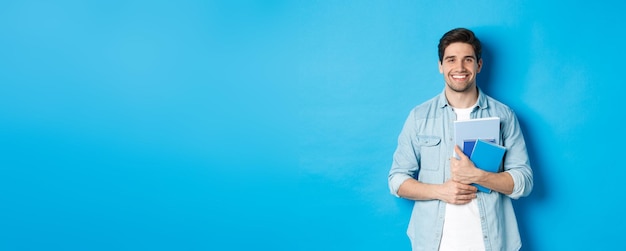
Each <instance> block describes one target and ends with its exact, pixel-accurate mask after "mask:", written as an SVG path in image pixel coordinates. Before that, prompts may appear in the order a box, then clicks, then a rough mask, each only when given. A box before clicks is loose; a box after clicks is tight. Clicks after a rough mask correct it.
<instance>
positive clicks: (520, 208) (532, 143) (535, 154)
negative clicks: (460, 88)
mask: <svg viewBox="0 0 626 251" xmlns="http://www.w3.org/2000/svg"><path fill="white" fill-rule="evenodd" d="M479 30H480V31H479V32H476V33H477V36H478V37H479V39H481V43H482V47H483V49H482V58H483V68H482V70H481V72H480V75H479V79H478V85H479V86H480V88H481V90H483V92H485V93H486V94H487V95H490V96H492V97H493V98H495V99H497V100H500V101H502V102H504V103H505V104H507V105H510V104H509V103H516V104H523V102H521V101H519V100H516V101H512V100H511V102H508V101H507V100H506V99H505V98H500V97H498V93H499V94H505V92H506V94H508V96H509V97H518V95H514V94H511V93H519V92H520V90H522V89H523V88H524V86H523V85H524V82H523V81H513V82H507V83H501V82H502V81H499V79H501V78H500V77H499V76H503V75H506V73H502V72H501V71H502V70H503V67H499V65H501V64H503V63H504V64H513V63H514V64H516V65H517V64H519V65H524V64H526V63H524V62H517V61H516V62H510V61H509V60H506V61H507V62H501V61H500V59H502V58H511V55H510V52H507V51H504V50H502V48H505V47H507V45H504V44H506V43H505V41H506V39H502V38H497V37H496V36H498V35H501V34H505V33H504V32H503V31H499V30H497V29H496V28H493V27H492V28H487V29H486V30H482V29H479ZM492 36H493V37H492ZM498 48H500V49H501V50H498ZM517 70H521V69H517ZM514 74H521V73H520V72H517V73H514ZM517 79H523V78H517ZM504 84H506V86H505V85H504ZM516 85H517V86H516ZM498 90H500V91H498ZM494 95H495V96H494ZM511 108H512V109H513V110H514V111H515V112H516V115H517V117H518V119H519V121H520V126H521V128H522V132H523V133H524V139H525V140H526V146H527V149H528V155H529V158H530V165H531V168H532V169H533V175H534V180H533V181H534V187H533V191H532V193H531V194H530V195H529V197H526V198H520V199H519V200H513V206H514V208H515V212H516V216H517V221H518V227H519V230H520V235H521V238H522V250H525V251H528V250H540V249H539V248H538V247H537V244H536V242H534V241H533V240H532V239H529V237H530V236H532V234H531V233H530V231H531V228H530V227H529V226H528V225H527V222H530V221H529V220H528V219H530V218H531V217H532V216H531V215H530V214H531V213H532V212H533V210H532V208H533V207H537V205H538V204H540V203H542V202H543V201H544V200H545V198H546V197H547V191H546V190H545V186H544V179H543V174H542V170H543V166H544V165H543V164H542V163H544V162H545V161H543V160H544V156H541V153H542V150H541V148H542V146H541V145H538V144H539V143H540V142H541V141H540V140H539V137H540V134H539V133H538V132H539V130H545V129H543V128H549V127H547V126H545V124H546V123H545V122H544V123H540V122H541V121H538V120H537V118H539V116H538V114H534V113H532V111H530V110H529V109H523V108H522V107H513V106H512V107H511ZM531 118H532V119H533V123H529V122H528V121H530V119H531ZM531 124H532V125H534V126H533V127H530V125H531Z"/></svg>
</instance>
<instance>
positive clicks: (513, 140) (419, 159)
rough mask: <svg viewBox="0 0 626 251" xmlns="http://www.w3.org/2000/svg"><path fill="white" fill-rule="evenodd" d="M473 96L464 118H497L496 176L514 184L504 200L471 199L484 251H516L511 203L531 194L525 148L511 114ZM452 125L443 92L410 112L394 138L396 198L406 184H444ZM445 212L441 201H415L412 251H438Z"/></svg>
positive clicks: (392, 182)
mask: <svg viewBox="0 0 626 251" xmlns="http://www.w3.org/2000/svg"><path fill="white" fill-rule="evenodd" d="M478 93H479V94H478V105H477V107H476V108H474V110H473V111H472V112H471V115H470V116H471V118H484V117H500V128H501V129H500V143H501V145H503V146H505V147H506V149H507V152H506V155H505V157H504V165H502V166H501V168H503V170H500V171H504V172H508V173H509V174H511V177H513V181H514V182H515V185H514V188H513V193H512V194H510V195H505V194H502V193H498V192H495V191H493V192H491V193H483V192H479V193H478V194H477V195H478V197H477V200H478V210H479V212H480V220H481V225H482V229H483V235H484V241H485V248H486V250H494V251H495V250H498V251H499V250H519V249H520V247H521V245H522V244H521V239H520V236H519V232H518V228H517V220H516V218H515V213H514V211H513V206H512V204H511V198H513V199H518V198H520V197H524V196H527V195H528V194H530V192H531V191H532V188H533V172H532V169H531V168H530V163H529V160H528V153H527V152H526V143H525V141H524V136H523V135H522V131H521V129H520V125H519V122H518V120H517V117H516V116H515V113H514V112H513V111H512V110H511V109H510V108H509V107H508V106H506V105H504V104H502V103H501V102H499V101H497V100H495V99H493V98H491V97H489V96H487V95H485V94H484V93H483V92H482V91H481V90H480V89H478ZM455 119H456V115H455V113H454V111H453V110H452V107H451V106H450V105H449V104H448V101H447V99H446V96H445V93H444V92H442V93H441V94H440V95H438V96H436V97H434V98H433V99H431V100H429V101H426V102H424V103H423V104H421V105H419V106H417V107H415V108H414V109H413V110H412V111H411V113H410V114H409V116H408V118H407V120H406V122H405V124H404V128H403V129H402V132H401V133H400V136H399V137H398V148H397V149H396V151H395V153H394V155H393V163H392V165H391V170H390V171H389V189H390V190H391V193H392V194H393V195H395V196H398V188H399V187H400V185H401V184H402V183H403V182H404V181H406V180H407V179H411V178H414V179H417V180H418V181H420V182H423V183H428V184H442V183H444V182H445V181H446V180H448V179H450V157H451V156H452V155H453V151H454V148H453V147H454V144H455V143H454V131H453V121H454V120H455ZM445 209H446V203H445V202H443V201H439V200H424V201H415V204H414V205H413V211H412V213H411V220H410V221H409V227H408V230H407V234H408V236H409V238H410V239H411V243H412V246H413V250H437V249H438V248H439V243H440V241H441V233H442V231H443V221H444V215H445Z"/></svg>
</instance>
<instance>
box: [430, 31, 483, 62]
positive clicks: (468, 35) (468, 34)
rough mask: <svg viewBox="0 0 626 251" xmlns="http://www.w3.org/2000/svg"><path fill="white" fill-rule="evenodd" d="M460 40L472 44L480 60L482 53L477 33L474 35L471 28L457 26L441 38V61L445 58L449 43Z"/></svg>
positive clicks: (477, 58)
mask: <svg viewBox="0 0 626 251" xmlns="http://www.w3.org/2000/svg"><path fill="white" fill-rule="evenodd" d="M458 42H461V43H466V44H470V45H471V46H472V47H473V48H474V54H476V60H480V57H481V54H482V48H481V46H480V40H478V38H477V37H476V35H474V32H472V31H471V30H468V29H465V28H456V29H452V30H450V31H448V32H446V34H443V37H441V39H439V46H438V47H439V62H441V61H442V60H443V53H444V52H445V51H446V48H447V47H448V45H450V44H452V43H458Z"/></svg>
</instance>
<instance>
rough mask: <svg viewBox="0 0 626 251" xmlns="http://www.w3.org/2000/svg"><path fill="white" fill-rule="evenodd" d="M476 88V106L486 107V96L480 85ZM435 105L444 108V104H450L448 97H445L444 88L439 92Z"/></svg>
mask: <svg viewBox="0 0 626 251" xmlns="http://www.w3.org/2000/svg"><path fill="white" fill-rule="evenodd" d="M476 88H478V102H477V104H478V105H477V107H478V109H486V108H487V107H488V105H487V96H486V95H485V94H484V93H483V91H482V90H481V89H480V87H476ZM437 104H438V105H437V106H438V107H440V108H444V107H446V106H450V104H449V103H448V99H447V98H446V90H445V88H444V90H443V91H442V92H441V94H439V100H438V101H437Z"/></svg>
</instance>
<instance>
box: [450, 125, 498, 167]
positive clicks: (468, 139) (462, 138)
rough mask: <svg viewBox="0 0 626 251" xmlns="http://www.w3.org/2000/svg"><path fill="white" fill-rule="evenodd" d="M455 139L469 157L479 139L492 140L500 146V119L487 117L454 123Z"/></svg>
mask: <svg viewBox="0 0 626 251" xmlns="http://www.w3.org/2000/svg"><path fill="white" fill-rule="evenodd" d="M454 139H455V143H456V144H457V145H458V146H459V147H460V148H461V150H462V151H463V152H464V153H465V155H467V156H470V153H471V152H472V150H471V148H472V146H473V143H474V142H475V141H476V140H477V139H484V140H490V141H493V142H494V143H496V144H500V142H499V140H500V118H498V117H487V118H479V119H470V120H459V121H454ZM466 145H467V146H468V147H466ZM452 153H453V154H454V156H455V157H457V158H458V156H457V155H456V152H454V151H452Z"/></svg>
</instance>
